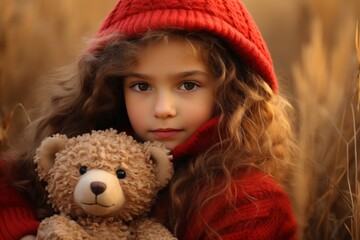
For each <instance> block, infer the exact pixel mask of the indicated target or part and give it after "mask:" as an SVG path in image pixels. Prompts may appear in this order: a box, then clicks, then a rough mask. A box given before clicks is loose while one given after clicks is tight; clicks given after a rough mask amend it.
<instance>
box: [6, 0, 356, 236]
mask: <svg viewBox="0 0 360 240" xmlns="http://www.w3.org/2000/svg"><path fill="white" fill-rule="evenodd" d="M115 2H116V0H76V1H74V0H61V1H49V0H27V1H14V0H0V150H5V149H6V148H7V147H8V146H9V145H11V144H12V143H13V142H15V141H16V140H17V139H18V138H19V136H21V133H22V131H23V129H24V128H25V127H26V125H27V124H28V123H29V122H30V121H31V119H32V114H34V113H32V111H31V109H33V107H34V105H35V104H36V97H37V96H36V94H35V91H34V90H35V89H36V84H37V82H38V80H39V79H40V78H41V77H42V76H44V75H45V74H48V73H50V72H51V71H53V70H54V69H55V68H57V67H60V66H63V65H66V64H68V63H70V62H71V61H72V60H73V59H74V57H75V56H76V55H77V54H78V53H79V51H81V49H82V46H83V45H82V44H83V43H84V39H85V38H87V37H91V36H92V34H94V32H95V31H96V29H97V28H98V26H99V24H100V23H101V20H102V19H103V18H104V17H105V15H106V13H107V12H108V11H109V10H110V9H111V7H112V6H113V5H114V3H115ZM244 3H245V5H246V6H247V7H248V8H249V10H250V12H252V14H253V16H254V18H255V20H256V21H257V23H258V25H259V28H260V30H261V31H262V33H263V35H264V38H265V40H266V41H267V43H268V47H269V49H270V52H271V54H272V56H273V61H274V65H275V70H276V72H277V75H278V78H279V82H280V88H281V89H282V91H283V93H282V94H283V95H286V96H287V97H288V98H289V99H290V100H291V102H292V103H293V105H294V108H295V111H294V112H296V115H295V116H294V122H295V126H296V131H297V140H298V142H299V151H298V153H297V156H296V158H295V159H293V163H294V168H295V172H294V174H293V179H292V181H293V188H292V189H293V190H292V191H291V192H290V194H291V197H292V198H293V203H294V209H295V212H296V216H297V219H298V222H299V224H300V226H301V229H302V231H301V236H300V239H309V240H310V239H356V240H360V214H359V209H360V201H359V197H360V184H359V179H360V175H359V174H360V173H359V164H360V161H359V155H360V151H359V150H360V93H359V88H360V75H359V72H360V50H359V48H360V40H359V38H360V37H359V34H360V33H359V32H360V30H359V29H360V27H357V21H358V20H359V21H360V1H359V0H294V1H284V0H273V1H262V0H244ZM359 25H360V24H359Z"/></svg>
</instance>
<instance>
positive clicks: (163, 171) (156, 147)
mask: <svg viewBox="0 0 360 240" xmlns="http://www.w3.org/2000/svg"><path fill="white" fill-rule="evenodd" d="M144 146H145V149H147V150H148V151H149V152H150V154H151V159H152V160H153V161H154V162H155V165H156V178H157V180H158V181H159V182H160V186H159V187H160V188H163V187H165V186H166V185H167V184H168V183H169V182H170V180H171V178H172V176H173V174H174V169H173V165H172V162H171V160H172V156H171V155H170V154H169V153H170V151H169V150H167V149H166V148H165V146H163V145H162V144H161V143H158V142H152V143H150V142H146V143H144Z"/></svg>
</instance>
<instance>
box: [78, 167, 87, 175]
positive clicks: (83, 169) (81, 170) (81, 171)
mask: <svg viewBox="0 0 360 240" xmlns="http://www.w3.org/2000/svg"><path fill="white" fill-rule="evenodd" d="M79 172H80V174H81V175H83V174H85V173H86V172H87V167H86V166H81V167H80V169H79Z"/></svg>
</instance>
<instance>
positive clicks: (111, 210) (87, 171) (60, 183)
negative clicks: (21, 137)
mask: <svg viewBox="0 0 360 240" xmlns="http://www.w3.org/2000/svg"><path fill="white" fill-rule="evenodd" d="M171 158H172V157H171V155H170V154H169V150H167V149H166V148H165V147H164V146H163V145H162V144H161V143H159V142H145V143H139V142H137V141H136V140H135V139H134V138H133V137H131V136H128V135H126V134H125V133H124V132H121V133H118V132H117V131H116V130H114V129H107V130H98V131H92V132H91V133H85V134H83V135H79V136H77V137H72V138H68V137H66V136H65V135H60V134H55V135H53V136H51V137H47V138H45V139H44V140H43V141H42V143H41V145H40V147H39V148H38V149H37V151H36V154H35V157H34V161H35V164H36V165H37V167H36V171H37V173H38V176H39V179H40V180H42V181H44V182H45V183H46V184H47V185H46V187H45V189H46V191H47V192H48V202H49V203H50V204H51V205H52V207H53V208H54V210H55V212H56V213H57V214H55V215H53V216H51V217H49V218H46V219H44V220H43V221H42V222H41V223H40V226H39V229H38V233H37V239H103V240H106V239H176V238H175V237H174V236H173V235H172V234H171V233H170V231H168V230H167V229H166V228H165V227H164V226H163V225H161V224H160V223H157V222H155V220H153V219H151V218H149V217H147V215H146V214H147V213H148V212H149V211H150V209H151V206H152V205H153V203H154V201H155V199H156V196H157V192H158V191H159V190H160V189H162V188H164V187H165V186H166V185H167V184H168V182H169V181H170V179H171V177H172V175H173V167H172V162H171Z"/></svg>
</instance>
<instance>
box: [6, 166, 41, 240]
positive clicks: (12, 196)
mask: <svg viewBox="0 0 360 240" xmlns="http://www.w3.org/2000/svg"><path fill="white" fill-rule="evenodd" d="M6 171H7V169H6V162H5V161H3V160H0V240H18V239H20V238H21V237H23V236H25V235H28V234H32V235H36V231H37V228H38V227H39V221H37V220H36V219H35V217H34V214H33V212H32V210H31V208H30V206H29V205H28V204H27V202H26V201H25V200H24V198H22V196H21V195H20V194H19V192H17V190H16V189H15V188H13V187H12V186H11V184H10V182H9V180H8V178H7V177H6V176H7V173H6Z"/></svg>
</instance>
